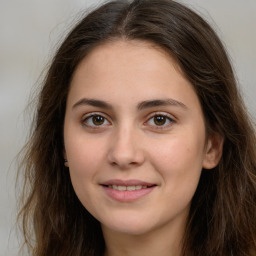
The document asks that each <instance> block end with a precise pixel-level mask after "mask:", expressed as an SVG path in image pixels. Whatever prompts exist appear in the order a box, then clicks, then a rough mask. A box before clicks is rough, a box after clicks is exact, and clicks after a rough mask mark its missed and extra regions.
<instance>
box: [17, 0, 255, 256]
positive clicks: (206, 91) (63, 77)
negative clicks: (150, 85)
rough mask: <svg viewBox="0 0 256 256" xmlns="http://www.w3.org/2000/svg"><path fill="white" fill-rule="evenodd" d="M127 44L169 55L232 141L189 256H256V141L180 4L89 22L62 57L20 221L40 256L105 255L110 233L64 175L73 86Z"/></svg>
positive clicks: (32, 147) (117, 9)
mask: <svg viewBox="0 0 256 256" xmlns="http://www.w3.org/2000/svg"><path fill="white" fill-rule="evenodd" d="M120 39H121V40H144V41H148V42H152V43H153V44H155V45H157V46H160V47H161V48H163V49H164V50H165V51H166V52H168V53H169V54H170V55H171V56H172V57H173V58H174V59H175V60H176V62H177V63H178V65H179V67H180V69H181V70H182V72H183V74H184V75H185V76H186V78H187V79H188V80H189V81H190V82H191V84H192V85H193V87H194V89H195V91H196V93H197V95H198V98H199V100H200V103H201V106H202V109H203V113H204V117H205V121H206V126H207V131H208V134H209V133H211V132H217V133H219V134H221V135H222V136H223V137H224V138H225V142H224V148H223V155H222V158H221V160H220V163H219V165H218V166H217V167H216V168H214V169H213V170H202V175H201V178H200V182H199V185H198V188H197V191H196V193H195V195H194V197H193V201H192V205H191V210H190V215H189V219H188V224H187V228H186V233H185V237H184V245H183V255H196V256H206V255H207V256H217V255H218V256H220V255H233V256H238V255H239V256H240V255H248V256H249V255H253V254H252V252H250V251H251V250H252V251H254V250H255V248H256V138H255V131H254V128H253V125H252V122H251V121H250V120H249V117H248V115H247V113H246V109H245V107H244V104H243V101H242V99H241V97H240V95H239V92H238V90H237V86H236V81H235V78H234V74H233V71H232V67H231V65H230V62H229V60H228V57H227V54H226V52H225V50H224V47H223V45H222V43H221V42H220V40H219V39H218V37H217V36H216V34H215V32H214V31H213V30H212V29H211V27H210V26H209V25H208V24H207V23H206V22H205V21H204V20H203V19H202V18H201V17H200V16H198V15H197V14H196V13H194V12H193V11H191V10H190V9H188V8H187V7H185V6H183V5H182V4H179V3H177V2H175V1H171V0H134V1H112V2H109V3H106V4H104V5H103V6H101V7H100V8H98V9H97V10H95V11H93V12H91V13H90V14H88V15H87V16H86V17H85V18H84V19H83V20H81V21H80V23H79V24H77V25H76V26H75V28H74V29H73V30H72V31H71V32H70V34H69V35H68V36H67V38H66V39H65V41H64V42H63V44H62V45H61V46H60V48H59V50H58V51H57V53H56V55H55V57H54V59H53V61H52V64H51V66H50V68H49V71H48V74H47V77H46V78H45V81H44V84H43V87H42V90H41V92H40V95H39V102H38V108H37V113H36V117H35V123H34V130H33V132H32V135H31V138H30V140H29V142H28V144H27V145H26V147H25V153H24V158H23V162H22V164H21V167H20V171H21V170H22V171H24V177H25V183H24V191H25V192H24V195H23V198H24V200H25V201H24V202H23V207H22V209H21V211H20V218H21V219H22V220H23V222H22V223H23V230H24V236H25V243H26V244H27V245H28V247H29V248H30V251H31V255H36V256H43V255H44V256H50V255H52V256H56V255H61V256H64V255H65V256H69V255H70V256H71V255H72V256H74V255H76V256H79V255H81V256H82V255H83V256H84V255H88V256H90V255H91V256H96V255H97V256H100V255H102V254H103V251H104V239H103V236H102V232H101V228H100V223H99V222H98V221H97V220H96V219H95V218H94V217H92V216H91V215H90V214H89V213H88V212H87V210H86V209H85V208H84V207H83V206H82V204H81V203H80V201H79V200H78V198H77V197H76V195H75V192H74V190H73V187H72V184H71V181H70V176H69V172H68V170H67V169H66V168H65V166H64V159H63V123H64V116H65V107H66V99H67V95H68V92H69V86H70V82H71V79H72V75H73V73H74V71H75V70H76V67H77V66H78V64H79V63H80V61H81V60H82V59H83V58H84V57H86V55H87V54H88V53H89V52H90V51H91V50H92V49H94V48H95V47H97V46H98V45H100V44H104V43H105V42H109V41H111V40H120ZM28 188H29V189H28ZM27 190H29V191H27ZM31 222H32V223H31ZM30 231H31V232H32V233H30ZM32 238H33V241H32ZM166 239H168V238H166Z"/></svg>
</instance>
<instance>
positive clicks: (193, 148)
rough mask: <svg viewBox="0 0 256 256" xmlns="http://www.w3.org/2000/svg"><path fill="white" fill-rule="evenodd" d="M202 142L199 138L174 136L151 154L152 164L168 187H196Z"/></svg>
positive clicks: (199, 171)
mask: <svg viewBox="0 0 256 256" xmlns="http://www.w3.org/2000/svg"><path fill="white" fill-rule="evenodd" d="M203 148H204V141H203V140H202V139H200V137H199V136H198V137H195V136H191V135H190V134H188V135H187V136H184V133H183V134H182V136H176V137H175V138H174V137H173V138H171V139H170V140H166V141H165V142H163V143H162V144H161V145H159V146H158V147H155V148H154V150H153V151H152V152H151V154H150V155H151V157H152V163H154V165H155V166H154V167H155V169H157V170H158V172H159V173H160V174H161V176H162V177H163V179H164V183H166V184H167V183H168V185H169V186H170V187H183V186H184V187H190V186H191V187H193V189H194V187H195V186H197V184H198V180H199V177H200V174H201V170H202V162H203V155H204V154H203Z"/></svg>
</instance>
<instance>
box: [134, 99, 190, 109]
mask: <svg viewBox="0 0 256 256" xmlns="http://www.w3.org/2000/svg"><path fill="white" fill-rule="evenodd" d="M159 106H177V107H181V108H183V109H188V107H187V106H186V105H185V104H184V103H182V102H180V101H177V100H174V99H155V100H146V101H142V102H141V103H139V104H138V107H137V108H138V110H143V109H146V108H152V107H159Z"/></svg>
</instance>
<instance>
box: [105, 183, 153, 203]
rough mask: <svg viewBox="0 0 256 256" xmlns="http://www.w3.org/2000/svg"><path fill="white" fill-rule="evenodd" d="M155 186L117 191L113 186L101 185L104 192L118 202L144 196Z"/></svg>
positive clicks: (130, 200)
mask: <svg viewBox="0 0 256 256" xmlns="http://www.w3.org/2000/svg"><path fill="white" fill-rule="evenodd" d="M155 187H156V186H153V187H148V188H142V189H138V190H132V191H129V190H125V191H119V190H116V189H113V188H109V187H105V186H103V188H104V190H105V192H106V193H107V195H108V196H109V197H111V198H112V199H115V200H117V201H120V202H132V201H135V200H137V199H139V198H141V197H144V196H146V195H147V194H149V193H150V192H151V191H152V190H153V189H154V188H155Z"/></svg>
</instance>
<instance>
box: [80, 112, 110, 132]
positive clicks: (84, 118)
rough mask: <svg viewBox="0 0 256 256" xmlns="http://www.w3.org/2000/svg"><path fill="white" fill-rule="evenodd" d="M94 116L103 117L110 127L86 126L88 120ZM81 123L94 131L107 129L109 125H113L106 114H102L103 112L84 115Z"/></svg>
mask: <svg viewBox="0 0 256 256" xmlns="http://www.w3.org/2000/svg"><path fill="white" fill-rule="evenodd" d="M93 116H102V117H103V118H104V119H105V120H106V121H107V122H108V123H109V124H108V125H99V126H97V125H88V124H85V121H86V120H88V119H89V118H91V117H93ZM81 123H82V125H83V126H86V127H89V128H92V129H99V128H103V127H106V126H109V125H111V124H112V122H111V121H110V118H109V116H108V115H107V114H105V113H102V112H89V113H87V114H85V115H83V117H82V120H81Z"/></svg>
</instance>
